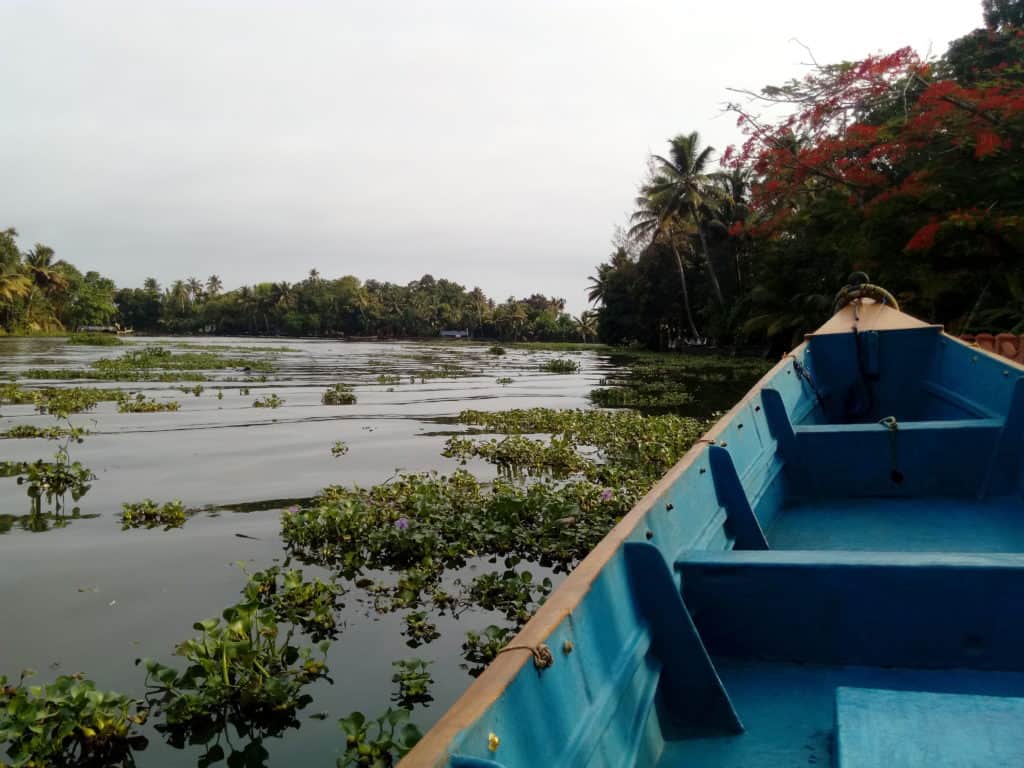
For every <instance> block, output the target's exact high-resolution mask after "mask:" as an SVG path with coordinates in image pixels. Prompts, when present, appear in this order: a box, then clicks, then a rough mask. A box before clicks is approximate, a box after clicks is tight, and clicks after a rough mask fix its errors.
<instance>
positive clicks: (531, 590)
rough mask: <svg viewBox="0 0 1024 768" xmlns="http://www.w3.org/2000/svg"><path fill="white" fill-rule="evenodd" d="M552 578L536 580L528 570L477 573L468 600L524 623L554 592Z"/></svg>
mask: <svg viewBox="0 0 1024 768" xmlns="http://www.w3.org/2000/svg"><path fill="white" fill-rule="evenodd" d="M551 588H552V585H551V579H549V578H547V577H544V578H543V579H541V580H540V581H534V578H533V574H532V573H530V572H529V571H521V572H516V571H514V570H507V571H504V572H502V573H497V572H494V571H492V572H490V573H484V574H481V575H479V576H477V577H476V578H475V579H473V581H472V582H471V583H470V585H469V594H468V597H469V599H470V600H471V601H472V602H473V604H475V605H478V606H480V607H481V608H485V609H486V610H489V611H501V612H502V613H504V614H505V618H506V619H508V620H509V621H511V622H514V623H515V624H516V625H519V626H521V625H523V624H525V623H526V622H527V621H528V620H529V619H530V617H531V616H533V614H534V613H536V611H537V608H539V607H540V606H541V605H542V604H543V603H544V600H545V599H546V598H547V596H548V595H549V594H551Z"/></svg>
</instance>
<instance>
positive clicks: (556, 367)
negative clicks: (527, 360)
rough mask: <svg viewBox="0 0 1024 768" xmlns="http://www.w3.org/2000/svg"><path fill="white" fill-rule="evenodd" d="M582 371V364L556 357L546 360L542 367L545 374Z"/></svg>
mask: <svg viewBox="0 0 1024 768" xmlns="http://www.w3.org/2000/svg"><path fill="white" fill-rule="evenodd" d="M579 369H580V364H579V363H577V362H576V361H575V360H569V359H567V358H564V357H560V358H559V357H556V358H553V359H551V360H545V361H544V362H543V363H541V365H540V370H542V371H544V372H545V373H576V372H577V371H579Z"/></svg>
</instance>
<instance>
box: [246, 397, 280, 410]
mask: <svg viewBox="0 0 1024 768" xmlns="http://www.w3.org/2000/svg"><path fill="white" fill-rule="evenodd" d="M282 405H284V400H282V399H281V398H280V397H278V396H277V395H275V394H269V395H265V396H264V397H257V398H256V399H255V400H253V401H252V407H253V408H280V407H281V406H282Z"/></svg>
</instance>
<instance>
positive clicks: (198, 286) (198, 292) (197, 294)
mask: <svg viewBox="0 0 1024 768" xmlns="http://www.w3.org/2000/svg"><path fill="white" fill-rule="evenodd" d="M185 288H186V289H188V295H189V300H190V301H191V302H192V303H193V304H198V303H199V300H200V299H201V298H202V297H203V283H202V281H201V280H199V278H197V277H190V278H189V279H188V280H187V281H186V282H185Z"/></svg>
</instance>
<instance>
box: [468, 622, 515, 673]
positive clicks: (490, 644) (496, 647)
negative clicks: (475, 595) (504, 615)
mask: <svg viewBox="0 0 1024 768" xmlns="http://www.w3.org/2000/svg"><path fill="white" fill-rule="evenodd" d="M514 636H515V630H513V629H510V628H508V627H498V626H495V625H494V624H490V625H488V626H487V627H486V628H485V629H484V630H483V631H482V632H473V631H469V632H466V640H465V642H463V644H462V658H464V659H465V660H466V663H465V664H463V665H462V666H463V668H464V669H466V670H467V671H468V672H469V674H471V675H472V676H473V677H479V676H480V673H481V672H483V671H484V669H486V668H487V665H488V664H490V663H491V662H492V661H494V659H495V658H496V657H497V655H498V651H500V650H501V649H502V648H504V647H505V646H506V645H508V644H509V641H510V640H512V638H513V637H514Z"/></svg>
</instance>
